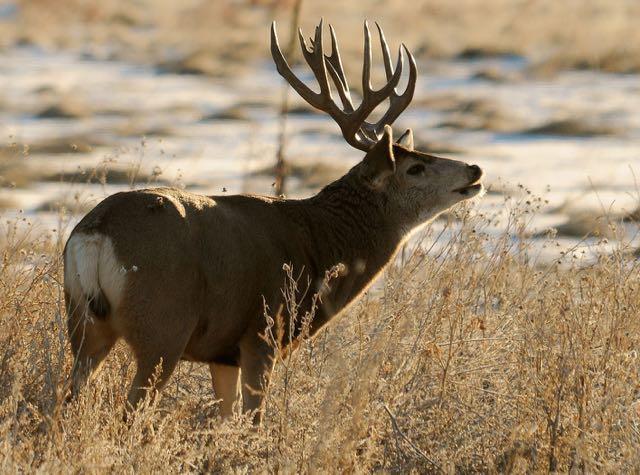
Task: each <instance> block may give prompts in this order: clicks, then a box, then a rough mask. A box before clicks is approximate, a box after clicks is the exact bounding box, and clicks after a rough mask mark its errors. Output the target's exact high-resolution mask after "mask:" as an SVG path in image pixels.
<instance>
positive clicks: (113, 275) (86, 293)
mask: <svg viewBox="0 0 640 475" xmlns="http://www.w3.org/2000/svg"><path fill="white" fill-rule="evenodd" d="M121 268H122V264H120V263H119V262H118V259H117V258H116V254H115V251H114V248H113V242H112V241H111V238H109V237H108V236H105V235H103V234H83V233H77V234H73V235H72V236H71V237H70V238H69V241H68V242H67V252H66V255H65V268H64V285H65V288H66V289H67V291H68V292H69V293H70V294H71V295H72V296H73V297H74V298H75V299H76V300H78V301H80V300H82V299H87V298H91V297H94V296H97V295H99V294H100V291H101V290H102V292H103V293H104V295H105V296H106V297H107V300H108V301H109V304H110V305H111V306H112V307H113V308H116V307H117V306H118V304H119V303H120V301H121V299H122V292H123V291H124V285H125V279H126V276H125V274H124V273H122V272H121V270H120V269H121Z"/></svg>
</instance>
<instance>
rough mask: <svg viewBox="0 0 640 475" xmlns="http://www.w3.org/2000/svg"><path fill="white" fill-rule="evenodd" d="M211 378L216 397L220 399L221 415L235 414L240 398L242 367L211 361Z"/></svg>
mask: <svg viewBox="0 0 640 475" xmlns="http://www.w3.org/2000/svg"><path fill="white" fill-rule="evenodd" d="M209 370H210V371H211V380H212V382H213V391H214V392H215V395H216V398H217V399H220V415H221V416H222V418H223V419H226V418H228V417H231V416H232V415H233V412H234V411H233V409H234V404H235V403H236V401H238V400H239V399H240V391H239V390H238V389H239V388H238V379H239V378H238V375H239V373H240V368H239V367H237V366H230V365H226V364H220V363H210V364H209Z"/></svg>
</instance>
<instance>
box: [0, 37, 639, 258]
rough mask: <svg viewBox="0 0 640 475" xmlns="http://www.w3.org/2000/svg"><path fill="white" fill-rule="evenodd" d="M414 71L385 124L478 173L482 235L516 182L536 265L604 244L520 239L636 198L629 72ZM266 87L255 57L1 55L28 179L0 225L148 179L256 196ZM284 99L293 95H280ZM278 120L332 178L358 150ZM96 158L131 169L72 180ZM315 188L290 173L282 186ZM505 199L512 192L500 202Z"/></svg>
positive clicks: (275, 85) (268, 111)
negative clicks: (203, 71)
mask: <svg viewBox="0 0 640 475" xmlns="http://www.w3.org/2000/svg"><path fill="white" fill-rule="evenodd" d="M419 66H420V70H421V74H420V77H419V80H418V90H417V92H416V98H415V99H414V103H413V104H412V106H410V108H409V110H408V111H407V112H406V113H405V114H404V115H403V117H402V118H401V119H400V120H399V121H398V124H397V125H398V130H399V129H400V128H401V127H412V128H413V129H414V132H415V134H416V137H417V139H418V142H419V143H420V142H423V143H426V144H427V145H429V146H431V147H435V150H436V153H437V154H440V155H444V156H450V157H456V158H460V159H462V160H465V161H468V162H472V163H477V164H479V165H480V166H482V167H483V168H484V169H485V171H486V184H487V185H488V187H489V193H488V194H487V195H486V196H485V197H484V198H483V199H482V201H481V202H479V204H478V205H477V207H476V209H477V210H479V211H480V212H482V213H485V214H487V215H489V216H495V217H497V221H498V222H497V224H495V225H491V226H487V227H486V228H485V229H486V230H487V231H488V232H490V233H492V234H495V233H500V232H503V231H504V229H505V225H506V222H507V221H508V220H507V217H508V212H509V210H510V209H511V208H512V207H513V206H514V202H515V201H518V200H519V201H521V202H523V203H526V201H527V200H531V199H530V198H528V197H529V195H528V194H527V191H526V190H529V191H530V192H531V193H532V196H539V197H541V198H542V201H541V202H540V203H541V204H542V208H541V209H540V210H539V211H538V212H537V213H536V214H535V215H534V216H533V217H532V218H531V220H530V221H529V223H528V227H527V230H528V232H529V233H530V234H531V235H532V236H533V238H532V239H533V241H532V243H533V246H534V248H537V251H536V255H537V256H539V257H538V258H539V259H541V260H547V259H551V258H554V257H555V256H556V255H557V254H558V253H559V252H561V251H562V250H566V249H568V248H572V247H574V246H576V245H577V246H579V248H581V249H586V250H588V252H587V253H586V254H588V255H591V256H592V255H593V252H599V251H601V250H605V251H606V250H608V249H610V248H611V246H614V245H615V240H609V243H607V244H598V240H597V238H590V239H586V240H583V239H582V236H580V231H577V232H573V233H569V234H570V235H568V236H564V237H562V238H561V239H560V240H559V243H560V246H555V245H554V246H553V249H550V248H549V246H547V245H546V244H545V242H546V241H545V240H544V239H542V238H536V236H537V235H538V233H543V232H544V231H545V230H546V229H549V228H552V227H558V226H561V225H563V224H564V223H566V222H567V221H571V219H574V218H575V216H577V215H579V216H591V217H592V218H593V217H597V216H601V215H604V214H607V215H609V216H613V217H614V218H617V217H620V216H624V215H625V214H628V213H630V212H632V211H633V210H634V209H636V207H637V206H638V203H639V202H640V198H639V195H640V192H639V190H638V186H639V185H638V183H637V180H636V176H638V175H640V112H639V111H640V78H639V77H638V76H636V75H614V74H603V73H596V72H588V71H579V72H575V71H574V72H564V73H560V74H559V75H558V76H556V77H554V78H552V79H534V78H531V77H528V75H527V74H526V71H527V66H528V65H527V64H526V62H525V61H524V60H522V59H520V58H517V57H504V58H493V59H491V58H489V59H480V60H472V61H449V62H434V63H429V64H421V65H419ZM282 91H283V85H282V82H281V80H280V78H279V76H278V75H277V73H276V72H275V69H274V68H273V67H272V66H271V64H259V65H256V67H255V70H254V71H253V73H252V74H250V75H246V76H244V77H238V78H237V79H236V80H233V81H231V80H228V79H227V80H222V79H211V78H206V77H202V76H190V75H176V74H165V73H159V72H158V71H156V70H154V69H152V68H147V67H140V66H135V65H131V64H124V63H119V62H107V61H97V60H94V59H91V58H87V57H81V56H79V55H74V54H72V53H52V52H45V51H41V50H36V49H33V48H28V47H22V48H14V49H12V50H9V51H8V52H5V53H3V55H2V61H0V137H2V138H3V141H4V142H5V144H6V147H5V150H4V153H5V156H10V157H13V158H12V159H13V160H14V161H17V162H18V163H19V166H20V167H22V169H23V171H24V174H25V176H28V177H31V178H30V179H29V180H25V182H24V183H22V184H20V185H17V186H15V187H12V186H7V184H6V183H5V186H4V187H2V188H0V200H2V199H4V200H5V202H8V203H11V205H9V206H5V208H7V209H5V210H4V211H2V213H3V214H4V219H3V220H2V223H1V224H0V226H5V225H6V224H5V223H6V221H7V219H9V220H11V218H12V217H13V216H16V215H18V210H19V209H21V210H23V214H25V215H26V216H27V217H28V219H29V220H30V221H32V222H33V223H34V224H37V225H42V226H45V227H51V226H54V225H55V224H56V223H57V222H58V219H59V217H58V213H57V212H55V211H46V210H45V211H42V210H43V209H45V208H46V204H47V203H52V202H55V201H56V200H59V201H65V202H68V201H72V200H73V201H75V202H81V203H85V204H86V206H85V210H86V207H87V206H90V205H91V204H92V203H94V202H96V201H97V200H99V199H101V198H103V197H105V196H107V195H108V194H111V193H113V192H115V191H117V190H121V189H129V188H131V187H132V186H135V187H140V186H145V185H146V184H148V183H156V182H158V183H160V184H164V183H179V184H181V185H183V186H186V187H187V188H189V189H191V190H193V191H197V192H202V193H209V194H216V193H223V192H227V193H236V192H245V191H250V192H257V193H271V182H272V178H271V177H270V176H268V175H266V174H264V173H258V172H259V171H261V170H265V169H267V168H268V167H269V166H270V165H272V164H273V160H274V154H275V146H276V141H277V133H278V119H277V110H278V103H279V100H280V97H281V95H282ZM292 102H293V104H294V105H299V104H300V103H299V102H298V101H297V99H296V98H293V95H292ZM563 124H564V125H563ZM567 124H568V125H567ZM287 128H288V135H289V145H288V149H287V154H288V156H289V157H290V160H291V161H293V162H295V163H297V164H301V165H302V166H304V165H309V166H310V165H312V164H317V163H322V164H325V165H326V167H327V168H329V169H333V170H336V169H337V170H338V171H340V169H344V170H346V169H347V168H348V167H349V166H351V165H352V164H354V163H355V162H356V161H357V160H359V159H360V155H361V154H360V153H359V152H358V151H356V150H353V149H351V148H350V147H349V146H348V145H346V144H345V143H344V142H343V140H342V139H341V137H340V136H339V134H338V128H337V126H335V124H333V123H332V122H331V121H330V120H329V119H327V118H325V117H324V116H322V115H319V114H313V113H304V112H303V113H297V114H294V115H291V116H290V117H289V120H288V123H287ZM12 144H14V145H12ZM52 144H53V145H56V146H57V147H58V148H57V149H55V150H54V148H52ZM61 144H62V146H61ZM78 144H80V145H78ZM65 145H68V149H67V148H65ZM25 146H28V147H29V150H28V151H27V149H26V148H25ZM438 149H443V151H442V152H440V151H438ZM105 167H106V168H109V169H120V170H129V171H130V170H131V169H132V168H137V167H140V170H141V173H140V174H139V175H138V176H139V178H138V179H136V180H135V182H134V180H133V179H131V180H127V179H125V180H120V181H119V182H117V183H110V182H109V181H107V183H106V184H100V183H93V184H88V183H87V181H88V175H80V174H78V173H77V172H78V169H79V168H81V169H83V170H89V172H87V173H88V174H90V173H91V172H90V170H96V169H97V170H102V169H104V168H105ZM14 173H15V170H14ZM0 174H1V170H0ZM98 175H99V173H98ZM56 176H60V177H61V178H65V179H64V180H62V179H59V180H56V179H55V177H56ZM70 176H72V177H73V179H72V180H69V177H70ZM45 177H46V180H45ZM52 177H53V178H52ZM638 178H639V179H640V177H638ZM69 181H71V182H69ZM320 182H322V181H321V180H320ZM315 188H316V187H314V186H308V182H305V181H304V180H299V179H295V178H294V179H292V180H291V181H290V182H289V195H291V196H305V195H308V194H310V193H312V192H313V191H315ZM224 190H226V191H224ZM508 195H510V196H513V197H514V199H512V200H510V201H505V199H506V198H505V197H506V196H508ZM534 204H535V202H534ZM43 205H45V206H43ZM80 216H81V215H80V214H79V215H77V216H76V217H74V218H73V219H79V217H80ZM495 221H496V220H494V223H495ZM441 226H443V222H438V223H436V224H435V225H434V228H435V229H438V228H439V227H441ZM623 228H624V234H625V239H626V240H629V241H632V242H635V241H637V239H636V237H635V234H636V232H637V227H636V225H634V224H627V225H624V226H623ZM571 234H573V235H571Z"/></svg>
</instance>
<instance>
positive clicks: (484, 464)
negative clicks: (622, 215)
mask: <svg viewBox="0 0 640 475" xmlns="http://www.w3.org/2000/svg"><path fill="white" fill-rule="evenodd" d="M523 200H524V199H523ZM507 206H508V207H510V208H512V209H514V211H513V214H512V216H511V218H510V220H511V224H510V233H509V234H506V235H504V237H502V238H499V239H496V238H495V237H491V238H490V237H489V236H488V235H486V234H485V233H484V232H483V231H484V229H485V226H487V222H488V221H489V220H490V219H491V217H487V216H475V217H471V216H469V215H467V214H465V212H464V211H461V213H462V215H461V216H462V223H463V224H462V227H461V228H460V229H459V231H456V232H455V233H454V235H453V238H452V239H451V240H446V239H445V238H444V236H443V235H436V234H435V233H434V232H433V231H431V232H430V231H426V234H425V242H426V243H428V244H431V243H437V245H436V246H435V247H434V249H439V250H438V251H437V252H431V253H425V252H424V251H423V250H420V248H415V249H414V247H413V246H410V247H409V248H407V249H406V250H405V251H404V252H403V261H404V262H403V263H399V265H397V266H394V267H392V268H391V269H389V270H388V271H387V272H386V273H385V275H384V276H383V277H382V281H381V285H380V286H379V288H378V289H377V290H375V291H372V292H370V294H369V295H367V296H366V297H365V298H364V299H363V300H362V301H360V302H359V303H357V304H355V305H354V306H353V307H352V308H350V309H349V310H348V311H347V312H346V314H344V315H343V316H342V317H341V318H340V319H339V320H338V321H336V322H335V324H332V325H330V327H329V328H328V329H327V330H326V331H324V332H322V333H321V335H320V336H319V337H318V338H317V339H315V340H313V341H311V342H306V343H303V344H302V345H301V347H300V349H299V350H298V351H297V352H295V353H294V354H293V355H292V356H291V357H290V358H289V359H287V360H284V361H281V362H280V363H279V364H278V365H277V368H276V372H275V378H274V380H273V384H272V385H271V387H270V388H269V391H268V394H267V398H266V420H265V422H264V425H263V427H262V428H260V429H258V430H251V429H250V427H249V423H248V421H246V420H244V419H237V420H231V421H227V422H221V421H219V420H217V418H216V413H217V407H216V403H215V397H214V395H213V393H212V390H211V388H210V381H209V375H208V371H206V370H205V367H203V366H199V365H195V364H191V363H182V364H181V366H180V367H179V369H178V371H177V372H176V375H175V376H174V378H173V379H172V381H171V383H170V384H169V386H168V388H167V390H166V391H165V392H164V393H163V396H162V397H161V398H160V399H159V400H158V401H157V402H156V403H154V404H152V405H147V406H145V407H143V408H141V409H140V410H139V411H138V413H137V414H136V415H135V417H134V418H133V420H132V421H130V422H128V423H127V422H124V421H123V417H122V416H123V409H122V408H123V404H124V398H125V394H126V390H127V386H128V384H129V381H130V379H131V373H132V369H133V368H132V367H133V362H132V359H131V357H130V355H129V354H128V351H127V349H126V347H124V346H121V347H118V348H117V349H116V351H114V352H112V354H111V355H110V357H109V358H108V360H107V362H106V365H105V366H104V367H103V369H102V370H101V372H100V373H99V374H98V376H97V377H96V379H95V380H94V382H93V383H92V384H90V385H89V386H88V387H87V388H86V390H85V391H84V392H83V393H82V394H81V396H80V397H79V399H78V400H77V401H75V402H73V403H71V404H68V405H65V404H64V403H63V396H64V391H65V388H66V385H67V383H68V381H67V374H68V372H69V367H70V363H71V360H70V352H69V351H68V344H67V340H66V337H65V330H64V318H65V317H64V314H63V303H62V296H61V285H60V279H61V273H62V272H61V263H60V258H59V257H60V252H61V246H62V243H61V242H60V240H59V239H58V238H57V237H58V236H59V235H60V234H61V231H56V232H52V230H48V232H45V231H44V230H40V231H37V230H36V229H31V230H29V229H30V228H29V227H26V228H25V227H23V226H22V227H21V226H17V223H6V226H4V227H3V229H5V230H6V233H5V235H4V236H2V245H1V247H0V255H1V259H2V260H1V261H0V348H2V354H1V355H0V467H2V471H3V472H7V473H15V472H21V471H24V472H32V471H34V470H40V471H44V472H60V471H64V472H69V471H74V472H75V471H79V472H102V471H107V470H108V471H117V472H138V471H142V472H155V471H161V472H177V471H187V472H210V471H211V472H218V471H224V472H227V471H234V472H241V473H249V472H256V471H260V472H262V471H268V472H285V473H289V472H297V471H320V472H325V471H329V472H335V471H349V472H365V471H389V472H408V471H411V470H413V471H416V472H426V473H440V472H447V473H453V472H461V473H469V472H476V471H482V472H487V471H488V472H512V473H525V472H527V473H531V472H546V471H560V472H567V471H572V472H575V473H579V472H580V473H593V472H608V473H624V472H626V473H630V472H633V471H636V470H637V469H638V467H640V450H639V448H640V386H639V385H638V375H639V371H640V359H639V356H638V348H639V347H640V321H639V320H638V319H637V315H638V313H639V312H640V301H639V299H638V296H639V295H640V272H638V260H637V259H636V260H634V259H633V257H632V256H631V255H630V254H629V253H628V252H627V251H626V250H625V249H622V248H621V249H620V250H619V251H618V252H615V253H613V254H612V255H609V256H602V257H601V258H600V259H599V260H598V261H597V262H595V263H594V264H593V265H589V266H584V265H577V264H576V263H577V262H578V261H577V260H576V259H574V256H573V255H572V254H571V253H568V254H566V255H565V256H564V257H563V258H562V259H560V260H559V261H558V262H556V263H554V264H551V265H545V266H540V265H537V264H536V263H535V260H534V259H533V256H532V255H530V250H529V249H528V248H527V246H526V244H523V243H521V242H519V241H517V240H513V239H512V237H511V236H513V235H516V234H518V233H519V232H520V231H521V230H522V229H523V219H524V217H527V216H528V215H529V213H530V212H533V211H534V209H532V207H535V206H537V204H536V201H534V202H533V204H532V205H531V206H529V205H527V204H526V203H524V202H520V203H515V202H514V201H513V200H512V201H510V202H509V203H507ZM61 222H64V219H62V220H61ZM25 229H26V231H25ZM547 245H549V246H554V245H555V244H554V241H553V240H550V241H549V242H548V243H547Z"/></svg>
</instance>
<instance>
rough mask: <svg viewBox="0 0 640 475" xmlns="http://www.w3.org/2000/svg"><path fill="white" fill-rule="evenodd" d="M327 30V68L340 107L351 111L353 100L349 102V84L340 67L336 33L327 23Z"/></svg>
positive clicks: (340, 61)
mask: <svg viewBox="0 0 640 475" xmlns="http://www.w3.org/2000/svg"><path fill="white" fill-rule="evenodd" d="M329 32H330V33H331V54H330V55H328V56H327V55H325V58H326V63H327V66H328V67H327V69H328V70H329V73H330V74H331V78H332V79H333V83H334V84H335V86H336V90H337V91H338V95H339V96H340V100H341V101H342V107H344V109H345V112H348V113H351V112H353V110H354V109H353V102H351V93H350V92H349V84H348V83H347V77H346V75H345V74H344V69H343V67H342V59H341V58H340V50H339V49H338V40H337V39H336V33H335V31H334V29H333V26H331V25H329Z"/></svg>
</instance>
